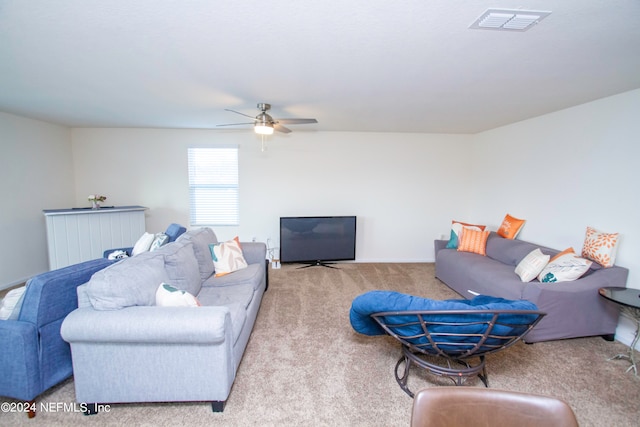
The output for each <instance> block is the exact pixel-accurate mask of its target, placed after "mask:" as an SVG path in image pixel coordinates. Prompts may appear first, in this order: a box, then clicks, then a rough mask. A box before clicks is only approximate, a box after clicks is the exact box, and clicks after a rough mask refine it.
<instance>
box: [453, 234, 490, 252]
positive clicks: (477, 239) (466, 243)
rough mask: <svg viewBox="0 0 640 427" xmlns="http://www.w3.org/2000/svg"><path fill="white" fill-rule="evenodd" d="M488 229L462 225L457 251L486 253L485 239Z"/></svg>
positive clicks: (487, 235)
mask: <svg viewBox="0 0 640 427" xmlns="http://www.w3.org/2000/svg"><path fill="white" fill-rule="evenodd" d="M488 238H489V230H485V231H479V230H474V229H472V228H467V227H463V228H462V236H461V237H460V243H459V244H458V251H461V252H473V253H476V254H478V255H485V256H486V255H487V251H486V249H487V239H488Z"/></svg>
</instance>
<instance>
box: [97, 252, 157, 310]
mask: <svg viewBox="0 0 640 427" xmlns="http://www.w3.org/2000/svg"><path fill="white" fill-rule="evenodd" d="M169 281H170V280H169V277H168V276H167V273H166V270H165V269H164V257H163V256H162V254H159V253H158V252H157V251H156V252H145V253H142V254H140V255H138V256H136V257H132V258H126V259H124V260H122V261H119V262H117V263H115V264H113V265H111V266H109V267H107V268H105V269H103V270H100V271H98V272H96V273H95V274H94V275H93V276H92V277H91V280H89V283H88V284H87V295H88V297H89V301H91V305H93V307H94V308H95V309H96V310H119V309H121V308H125V307H130V306H134V305H143V306H150V305H155V303H156V290H157V289H158V286H159V285H160V284H161V283H163V282H167V283H168V282H169Z"/></svg>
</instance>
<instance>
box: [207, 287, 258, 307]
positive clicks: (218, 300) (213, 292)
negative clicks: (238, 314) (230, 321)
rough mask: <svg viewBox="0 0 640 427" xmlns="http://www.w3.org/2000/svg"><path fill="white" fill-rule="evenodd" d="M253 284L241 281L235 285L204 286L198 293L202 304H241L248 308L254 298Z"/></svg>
mask: <svg viewBox="0 0 640 427" xmlns="http://www.w3.org/2000/svg"><path fill="white" fill-rule="evenodd" d="M253 294H254V290H253V286H251V284H249V283H240V284H237V285H235V286H215V287H211V286H209V287H203V288H202V289H201V290H200V293H199V294H198V295H197V297H198V301H200V304H202V305H205V306H206V305H229V304H233V303H236V304H240V305H242V307H244V308H247V307H248V306H249V304H250V303H251V301H252V300H253Z"/></svg>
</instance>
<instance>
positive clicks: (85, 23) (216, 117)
mask: <svg viewBox="0 0 640 427" xmlns="http://www.w3.org/2000/svg"><path fill="white" fill-rule="evenodd" d="M488 8H515V9H533V10H547V11H551V12H552V13H551V15H549V16H548V17H547V18H545V19H544V20H543V21H542V22H540V23H539V24H538V25H537V26H534V27H533V28H532V29H531V30H529V31H527V32H498V31H493V30H476V29H474V30H472V29H469V28H468V27H469V26H470V25H471V24H472V23H473V21H474V20H475V19H476V18H477V17H479V16H480V15H481V14H482V13H483V12H484V11H485V10H486V9H488ZM637 88H640V1H639V0H615V1H612V0H562V1H560V0H556V1H553V0H518V1H506V0H492V1H487V0H475V1H470V0H406V1H389V0H349V1H344V0H324V1H293V0H289V1H286V0H245V1H234V2H231V1H221V0H218V1H215V0H55V1H50V0H31V1H24V0H0V111H4V112H7V113H12V114H18V115H22V116H27V117H32V118H36V119H40V120H45V121H50V122H54V123H60V124H64V125H68V126H74V127H160V128H206V129H210V128H215V126H216V125H217V124H222V123H236V122H245V120H244V118H243V117H242V116H239V115H236V114H233V113H231V112H228V111H224V109H225V108H231V109H234V110H238V111H242V112H244V113H247V114H250V115H252V116H254V115H257V114H258V111H257V109H256V104H257V103H258V102H268V103H271V104H272V105H273V107H272V111H271V113H272V115H273V116H274V117H275V118H278V117H288V118H290V117H293V118H307V117H313V118H316V119H318V122H319V123H318V124H311V125H308V124H307V125H291V126H290V128H291V129H293V130H294V133H293V134H291V135H295V132H298V131H303V130H305V131H314V130H316V131H317V130H320V131H377V132H436V133H440V132H442V133H476V132H479V131H483V130H486V129H491V128H494V127H497V126H501V125H505V124H508V123H513V122H516V121H520V120H523V119H527V118H530V117H535V116H539V115H541V114H545V113H548V112H552V111H557V110H560V109H563V108H567V107H570V106H573V105H578V104H581V103H584V102H588V101H592V100H595V99H599V98H602V97H606V96H610V95H613V94H617V93H621V92H625V91H629V90H632V89H637ZM220 129H229V128H220ZM246 129H250V126H247V127H246Z"/></svg>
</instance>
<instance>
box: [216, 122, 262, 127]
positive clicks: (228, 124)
mask: <svg viewBox="0 0 640 427" xmlns="http://www.w3.org/2000/svg"><path fill="white" fill-rule="evenodd" d="M253 124H255V123H254V122H251V123H225V124H223V125H216V126H241V125H253Z"/></svg>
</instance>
